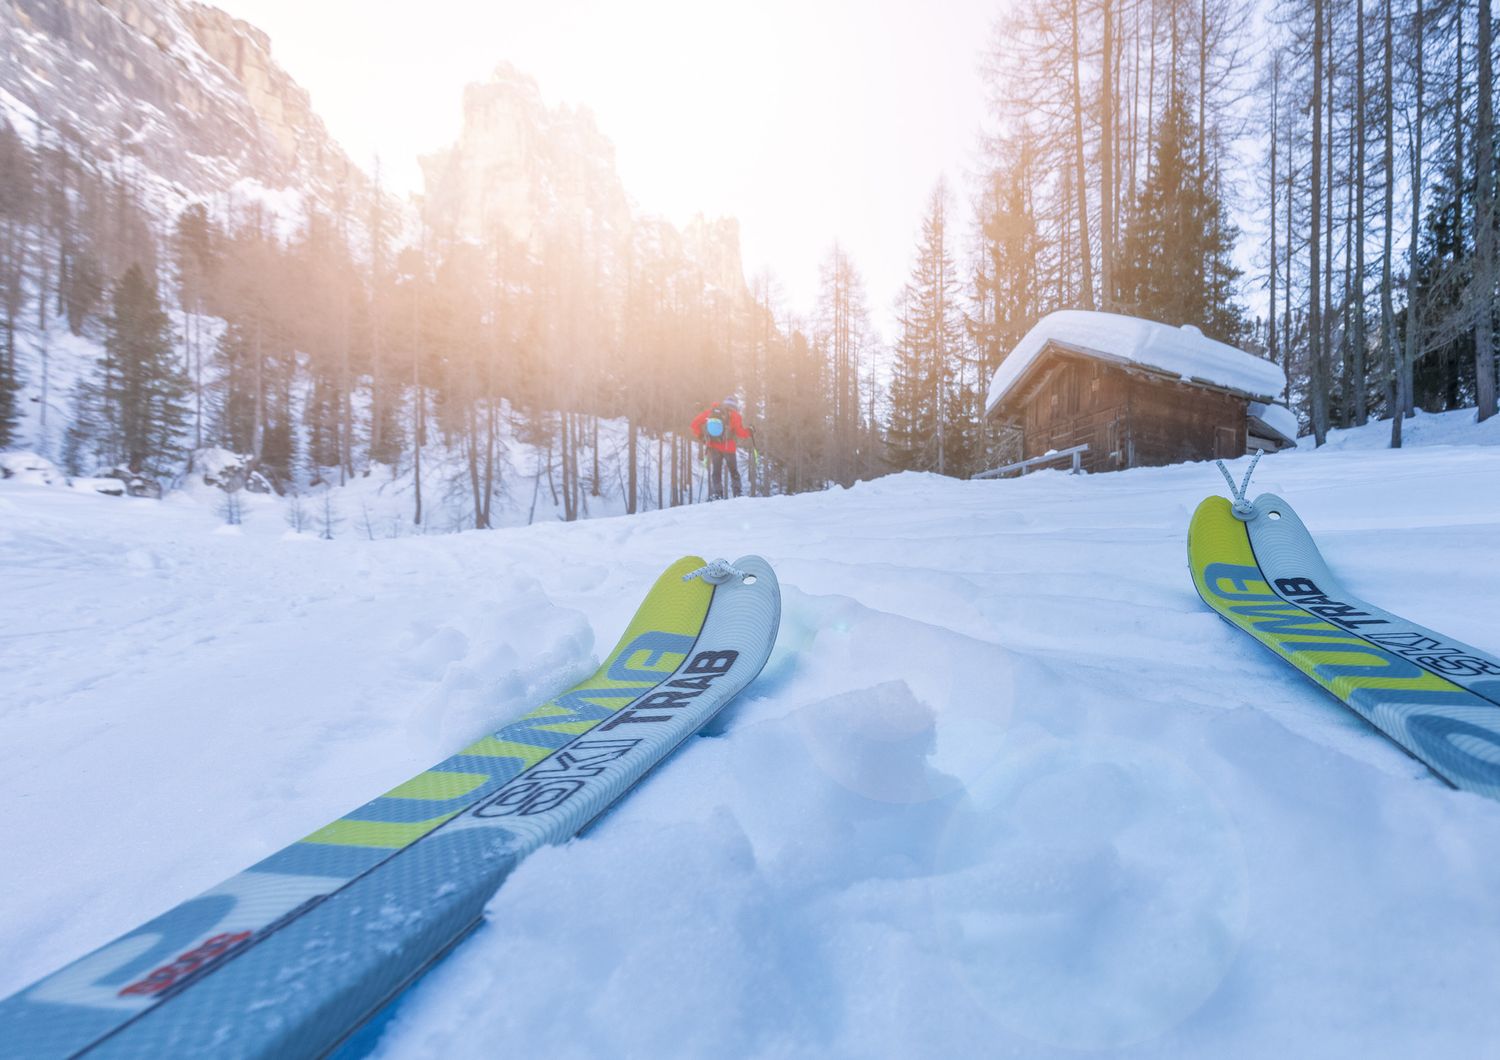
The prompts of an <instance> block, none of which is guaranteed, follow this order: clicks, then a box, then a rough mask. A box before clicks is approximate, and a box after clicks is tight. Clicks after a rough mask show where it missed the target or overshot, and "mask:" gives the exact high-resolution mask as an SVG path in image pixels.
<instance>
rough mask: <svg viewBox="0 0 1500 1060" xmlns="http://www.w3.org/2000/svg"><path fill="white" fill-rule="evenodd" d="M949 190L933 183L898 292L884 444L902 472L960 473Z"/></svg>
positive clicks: (958, 344) (958, 327)
mask: <svg viewBox="0 0 1500 1060" xmlns="http://www.w3.org/2000/svg"><path fill="white" fill-rule="evenodd" d="M948 240H949V233H948V203H947V190H946V188H945V187H944V186H943V185H942V184H941V183H939V184H938V186H937V188H935V189H934V190H933V193H932V197H931V198H930V199H929V201H928V207H927V215H926V216H925V217H924V218H923V219H922V236H921V240H920V242H919V244H918V247H917V262H916V265H915V266H913V268H912V275H911V280H910V281H909V282H908V283H907V285H906V291H905V293H904V296H903V298H904V310H903V313H902V326H901V336H900V338H899V339H898V340H897V343H896V351H895V353H896V357H895V364H894V366H893V368H894V377H893V379H892V382H891V400H890V420H889V427H888V430H887V441H888V445H889V448H890V459H891V462H892V464H894V465H895V466H896V467H897V468H899V469H902V470H913V471H936V472H937V473H938V474H960V473H962V470H963V460H962V456H961V454H962V453H963V452H964V451H965V449H966V447H967V445H968V444H969V442H970V441H971V439H969V438H968V435H969V433H970V432H968V431H966V430H961V429H960V425H961V422H962V421H961V419H960V415H961V408H963V407H966V406H969V404H970V403H968V402H966V401H965V400H964V398H963V397H962V395H961V394H960V393H959V391H960V390H962V389H963V388H962V386H961V385H959V380H958V378H957V376H958V372H957V370H958V368H959V367H960V365H961V363H962V359H963V349H962V343H963V329H962V324H961V315H960V312H959V296H958V270H957V269H956V268H954V265H953V257H952V254H951V252H950V251H949V244H948Z"/></svg>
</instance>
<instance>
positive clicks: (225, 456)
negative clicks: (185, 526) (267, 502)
mask: <svg viewBox="0 0 1500 1060" xmlns="http://www.w3.org/2000/svg"><path fill="white" fill-rule="evenodd" d="M193 470H194V471H195V472H197V473H199V474H201V475H202V476H203V483H204V485H207V486H218V487H219V488H220V489H221V490H224V491H225V492H226V493H233V492H235V491H236V490H245V491H246V492H247V493H275V492H276V488H275V487H274V486H272V485H271V481H270V479H268V478H266V476H264V475H262V474H261V473H260V472H259V471H257V470H256V469H255V460H254V458H253V457H251V456H249V455H241V454H239V453H233V452H230V451H229V450H228V449H221V448H219V447H218V446H212V447H210V448H207V449H199V450H197V451H195V452H194V453H193Z"/></svg>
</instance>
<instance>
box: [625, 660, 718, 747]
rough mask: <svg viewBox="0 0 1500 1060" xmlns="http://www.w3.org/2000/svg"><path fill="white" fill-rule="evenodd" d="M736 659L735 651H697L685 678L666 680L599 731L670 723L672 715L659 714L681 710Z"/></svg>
mask: <svg viewBox="0 0 1500 1060" xmlns="http://www.w3.org/2000/svg"><path fill="white" fill-rule="evenodd" d="M739 657H740V653H739V652H737V651H700V652H699V653H698V654H697V655H694V656H693V658H692V661H691V662H689V663H688V664H687V665H686V666H684V667H683V668H682V672H683V674H684V675H686V676H683V677H678V678H675V679H673V680H671V681H668V682H667V683H666V685H665V686H664V687H663V688H662V689H661V691H658V692H652V693H651V694H650V695H649V696H646V697H645V698H644V699H642V700H641V701H640V702H639V703H635V704H632V705H631V706H629V707H627V708H626V709H625V710H622V711H620V712H619V713H618V714H616V715H615V716H614V717H613V718H610V719H609V720H608V721H606V722H605V723H604V724H603V725H601V726H599V731H600V732H607V731H609V730H610V729H615V728H618V727H619V726H621V725H633V724H634V725H639V724H643V723H645V724H650V723H652V722H659V721H671V720H672V718H673V717H675V715H673V714H670V713H668V714H663V713H661V712H662V711H672V710H676V709H677V708H680V707H685V706H687V705H688V704H689V703H691V702H692V701H693V700H695V699H697V698H698V697H699V696H701V695H702V694H703V693H705V692H707V691H708V690H709V688H711V687H712V686H713V682H714V679H715V678H718V677H723V676H724V675H725V674H727V673H728V672H729V670H730V668H731V667H732V666H734V661H735V660H736V659H738V658H739Z"/></svg>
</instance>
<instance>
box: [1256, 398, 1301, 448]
mask: <svg viewBox="0 0 1500 1060" xmlns="http://www.w3.org/2000/svg"><path fill="white" fill-rule="evenodd" d="M1245 415H1246V416H1248V417H1249V418H1250V435H1251V437H1252V440H1254V439H1263V440H1264V441H1266V442H1270V443H1271V445H1270V446H1265V447H1264V448H1271V447H1275V448H1277V449H1287V448H1294V447H1295V446H1296V444H1297V414H1296V413H1295V412H1293V411H1292V410H1291V409H1289V408H1287V407H1286V406H1285V405H1271V404H1266V403H1264V402H1260V401H1252V402H1250V404H1249V405H1248V406H1247V407H1246V409H1245Z"/></svg>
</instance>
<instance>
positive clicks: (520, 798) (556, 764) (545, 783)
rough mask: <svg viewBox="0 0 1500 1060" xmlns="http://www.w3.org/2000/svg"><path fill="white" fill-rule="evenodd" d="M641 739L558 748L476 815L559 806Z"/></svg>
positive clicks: (509, 814) (515, 814)
mask: <svg viewBox="0 0 1500 1060" xmlns="http://www.w3.org/2000/svg"><path fill="white" fill-rule="evenodd" d="M640 742H641V741H639V740H580V741H579V742H578V743H576V744H574V745H573V746H572V747H569V748H568V749H567V750H565V751H559V752H557V754H555V755H553V756H552V757H551V758H549V759H548V760H547V761H545V762H543V763H542V764H540V765H538V766H537V767H536V768H535V769H533V770H532V771H531V772H529V773H527V774H525V775H524V776H522V777H521V778H520V779H518V780H517V781H516V782H515V783H513V784H507V785H506V786H505V787H504V788H502V789H500V791H499V792H498V793H497V794H496V795H495V797H494V798H492V799H490V800H489V801H488V802H486V803H484V804H483V805H482V806H480V807H479V808H478V809H476V810H475V811H474V816H475V817H530V816H532V815H533V814H538V813H546V812H547V811H548V810H552V809H556V808H557V807H559V806H561V805H562V804H563V803H564V802H567V801H568V799H570V798H572V797H573V796H574V795H576V794H577V793H578V792H579V791H581V790H582V789H583V787H584V785H585V784H587V783H588V781H589V779H590V778H591V777H597V776H598V775H599V774H600V773H602V772H604V769H605V767H606V766H608V765H609V764H610V763H611V762H616V761H619V760H620V759H621V758H623V757H625V755H626V754H627V753H628V752H629V751H630V749H631V748H632V747H634V746H636V745H637V744H638V743H640Z"/></svg>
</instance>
